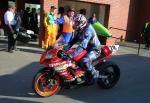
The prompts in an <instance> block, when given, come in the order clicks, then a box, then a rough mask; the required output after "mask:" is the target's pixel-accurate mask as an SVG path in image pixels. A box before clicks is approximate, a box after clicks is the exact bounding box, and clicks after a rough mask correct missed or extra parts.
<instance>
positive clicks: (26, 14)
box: [22, 7, 30, 29]
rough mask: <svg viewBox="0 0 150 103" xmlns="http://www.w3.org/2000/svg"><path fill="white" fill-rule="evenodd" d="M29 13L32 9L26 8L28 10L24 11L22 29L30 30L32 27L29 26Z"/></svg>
mask: <svg viewBox="0 0 150 103" xmlns="http://www.w3.org/2000/svg"><path fill="white" fill-rule="evenodd" d="M29 12H30V8H29V7H26V10H24V12H23V16H22V27H24V28H25V29H29V28H30V25H29V24H30V23H29V21H30V20H29V18H30V13H29Z"/></svg>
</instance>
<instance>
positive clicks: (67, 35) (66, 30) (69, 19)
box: [56, 8, 74, 44]
mask: <svg viewBox="0 0 150 103" xmlns="http://www.w3.org/2000/svg"><path fill="white" fill-rule="evenodd" d="M73 17H74V10H73V9H71V8H70V9H69V10H68V11H67V15H64V16H61V17H60V18H58V19H57V20H56V22H57V23H58V24H63V30H62V32H63V33H62V38H61V39H62V41H61V42H62V44H67V43H69V42H70V41H71V40H72V38H73V35H74V29H73V23H74V21H73Z"/></svg>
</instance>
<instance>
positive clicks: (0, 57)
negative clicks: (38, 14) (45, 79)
mask: <svg viewBox="0 0 150 103" xmlns="http://www.w3.org/2000/svg"><path fill="white" fill-rule="evenodd" d="M1 47H5V46H2V44H1ZM20 49H21V51H17V52H15V53H12V54H10V53H8V52H6V51H5V50H4V49H3V48H1V49H0V103H150V57H149V56H150V55H149V52H148V54H144V52H143V55H142V56H138V55H136V53H135V52H136V51H135V50H134V49H128V48H126V47H120V50H119V51H118V52H119V53H118V54H117V55H115V56H113V57H112V58H111V60H112V61H114V62H116V63H117V64H118V65H119V67H120V70H121V78H120V80H119V82H118V84H117V85H116V86H115V87H114V88H112V89H109V90H103V89H100V88H99V87H98V86H97V85H93V86H89V87H80V88H74V89H64V90H61V91H60V92H59V93H58V94H56V95H53V96H51V97H46V98H41V97H38V96H36V95H35V94H34V92H33V90H32V80H33V77H34V75H35V74H36V72H37V71H38V70H39V69H40V68H42V67H43V65H41V64H39V62H38V61H39V58H40V53H41V52H42V50H41V49H38V48H36V47H35V48H32V49H28V48H23V47H20Z"/></svg>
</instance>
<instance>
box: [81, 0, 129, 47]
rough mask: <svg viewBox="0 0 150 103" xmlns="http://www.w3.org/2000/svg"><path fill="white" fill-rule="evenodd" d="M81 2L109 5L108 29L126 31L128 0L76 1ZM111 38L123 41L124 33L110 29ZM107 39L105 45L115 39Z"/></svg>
mask: <svg viewBox="0 0 150 103" xmlns="http://www.w3.org/2000/svg"><path fill="white" fill-rule="evenodd" d="M78 1H83V2H87V1H88V2H94V3H100V4H106V5H110V12H109V17H108V20H109V21H108V28H110V27H114V28H118V29H123V30H127V23H128V22H127V21H128V13H129V6H130V0H78ZM110 31H111V32H112V36H113V37H115V38H122V39H125V37H126V31H122V30H117V29H110ZM115 38H109V39H107V45H112V44H114V43H115V41H116V40H117V39H115Z"/></svg>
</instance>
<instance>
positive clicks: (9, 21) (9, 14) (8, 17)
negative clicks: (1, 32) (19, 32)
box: [4, 5, 16, 53]
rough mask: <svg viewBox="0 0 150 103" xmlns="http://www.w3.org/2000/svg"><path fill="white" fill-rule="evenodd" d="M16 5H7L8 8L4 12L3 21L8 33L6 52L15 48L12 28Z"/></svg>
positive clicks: (14, 22) (11, 51)
mask: <svg viewBox="0 0 150 103" xmlns="http://www.w3.org/2000/svg"><path fill="white" fill-rule="evenodd" d="M15 10H16V7H15V6H13V5H9V7H8V10H7V11H6V12H5V14H4V21H5V25H6V29H7V34H8V52H10V53H13V50H15V49H16V40H15V38H14V28H15V24H16V21H15V19H14V12H15Z"/></svg>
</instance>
